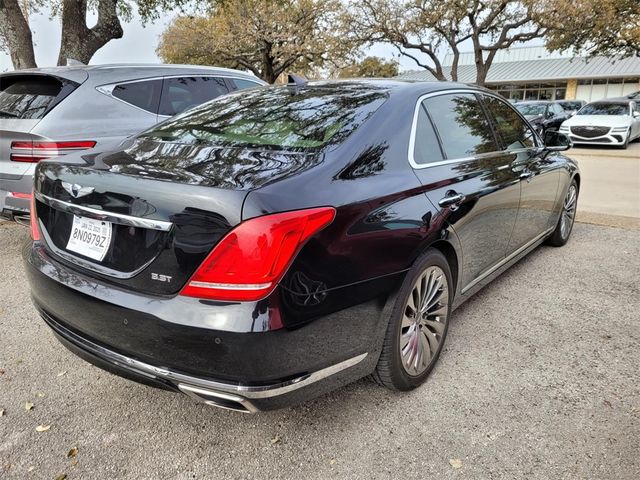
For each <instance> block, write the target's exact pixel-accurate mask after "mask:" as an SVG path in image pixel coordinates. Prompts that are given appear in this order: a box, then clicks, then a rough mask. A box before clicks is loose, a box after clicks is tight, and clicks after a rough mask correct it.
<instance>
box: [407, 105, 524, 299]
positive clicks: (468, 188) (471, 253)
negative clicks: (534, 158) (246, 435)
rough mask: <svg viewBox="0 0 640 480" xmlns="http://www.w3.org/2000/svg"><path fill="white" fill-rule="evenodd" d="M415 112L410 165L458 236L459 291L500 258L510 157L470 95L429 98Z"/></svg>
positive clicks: (510, 213) (514, 187)
mask: <svg viewBox="0 0 640 480" xmlns="http://www.w3.org/2000/svg"><path fill="white" fill-rule="evenodd" d="M418 108H419V109H418V111H417V112H416V117H415V124H416V127H415V133H414V137H415V138H414V141H413V142H412V145H413V148H412V150H411V151H410V155H411V157H412V158H411V160H412V165H413V166H414V169H415V172H416V175H417V176H418V178H419V179H420V181H421V183H422V184H423V185H424V186H425V187H426V188H425V191H427V196H428V198H429V200H431V202H432V203H433V204H434V206H436V208H439V209H440V211H441V214H442V215H446V218H447V221H448V223H449V224H450V225H451V226H452V228H453V230H454V232H455V233H456V235H457V236H458V239H459V241H460V245H461V247H462V259H461V261H462V277H461V278H460V282H459V283H460V288H461V290H462V291H464V290H465V288H469V287H470V286H471V285H472V284H473V283H474V281H477V279H479V278H482V276H483V274H484V273H485V272H488V271H489V270H490V269H491V268H492V267H493V266H494V265H496V264H497V263H499V262H500V261H502V259H504V257H505V255H506V252H507V248H508V244H509V238H510V236H511V232H512V231H513V227H514V224H515V221H516V216H517V212H518V203H519V200H520V186H519V181H520V179H519V176H518V174H517V173H515V172H513V171H512V170H511V168H510V154H508V153H505V152H502V151H500V150H501V149H500V148H499V147H498V145H497V143H496V137H495V135H494V132H493V129H492V128H491V124H490V123H489V120H488V118H487V116H486V112H485V109H484V108H483V107H482V105H481V103H480V100H479V98H478V96H477V95H476V94H474V93H455V94H454V93H444V94H434V95H430V96H428V97H426V98H425V99H424V100H423V102H422V103H421V104H420V105H419V107H418ZM434 145H435V148H434Z"/></svg>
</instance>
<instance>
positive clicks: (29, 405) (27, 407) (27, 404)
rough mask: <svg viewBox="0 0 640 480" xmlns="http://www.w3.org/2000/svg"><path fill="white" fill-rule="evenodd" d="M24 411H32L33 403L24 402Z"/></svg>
mask: <svg viewBox="0 0 640 480" xmlns="http://www.w3.org/2000/svg"><path fill="white" fill-rule="evenodd" d="M24 409H25V410H26V411H27V412H28V411H29V410H33V403H31V402H25V404H24Z"/></svg>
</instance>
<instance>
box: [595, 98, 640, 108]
mask: <svg viewBox="0 0 640 480" xmlns="http://www.w3.org/2000/svg"><path fill="white" fill-rule="evenodd" d="M631 102H633V100H631V99H630V98H627V97H613V98H603V99H602V100H596V101H595V102H589V105H602V104H605V105H611V104H614V105H626V106H629V104H630V103H631Z"/></svg>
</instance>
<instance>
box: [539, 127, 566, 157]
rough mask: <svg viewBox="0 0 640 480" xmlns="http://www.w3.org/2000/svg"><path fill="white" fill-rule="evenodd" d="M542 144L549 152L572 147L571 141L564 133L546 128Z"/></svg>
mask: <svg viewBox="0 0 640 480" xmlns="http://www.w3.org/2000/svg"><path fill="white" fill-rule="evenodd" d="M544 146H545V149H546V150H548V151H550V152H562V151H564V150H569V149H570V148H571V147H573V143H571V139H570V138H569V137H568V136H567V135H565V134H564V133H560V132H554V131H550V130H547V131H546V132H545V134H544Z"/></svg>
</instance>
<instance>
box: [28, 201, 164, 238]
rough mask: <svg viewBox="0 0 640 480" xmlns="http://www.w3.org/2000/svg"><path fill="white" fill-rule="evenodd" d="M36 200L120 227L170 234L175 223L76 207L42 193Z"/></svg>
mask: <svg viewBox="0 0 640 480" xmlns="http://www.w3.org/2000/svg"><path fill="white" fill-rule="evenodd" d="M35 196H36V198H37V199H38V200H39V201H41V202H42V203H44V204H46V205H48V206H49V207H51V208H55V209H57V210H62V211H63V212H67V213H72V214H74V215H79V216H84V217H88V218H94V219H96V220H104V221H105V222H111V223H116V224H118V225H127V226H129V227H139V228H147V229H150V230H160V231H162V232H168V231H169V230H171V227H172V226H173V223H171V222H165V221H162V220H153V219H151V218H142V217H134V216H131V215H125V214H123V213H115V212H108V211H106V210H99V209H97V208H92V207H85V206H82V205H75V204H73V203H69V202H64V201H62V200H58V199H57V198H52V197H49V196H47V195H44V194H42V193H40V192H35Z"/></svg>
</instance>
